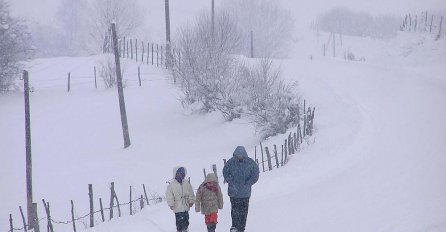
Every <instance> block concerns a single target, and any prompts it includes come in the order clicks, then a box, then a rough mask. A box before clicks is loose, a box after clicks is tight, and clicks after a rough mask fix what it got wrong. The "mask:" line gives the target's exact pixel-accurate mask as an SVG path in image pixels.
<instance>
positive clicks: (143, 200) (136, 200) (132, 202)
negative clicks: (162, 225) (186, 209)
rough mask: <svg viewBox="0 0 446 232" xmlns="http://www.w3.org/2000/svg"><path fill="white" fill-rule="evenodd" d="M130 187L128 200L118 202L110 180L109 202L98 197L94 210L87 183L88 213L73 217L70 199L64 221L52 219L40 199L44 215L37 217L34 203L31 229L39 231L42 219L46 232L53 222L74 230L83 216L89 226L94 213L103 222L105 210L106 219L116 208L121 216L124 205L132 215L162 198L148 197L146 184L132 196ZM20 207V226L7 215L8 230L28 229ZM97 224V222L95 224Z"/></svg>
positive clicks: (45, 202)
mask: <svg viewBox="0 0 446 232" xmlns="http://www.w3.org/2000/svg"><path fill="white" fill-rule="evenodd" d="M132 189H134V188H133V187H132V186H130V192H129V195H130V197H129V201H128V202H125V203H119V199H118V196H117V194H116V191H115V184H114V182H112V183H111V184H110V204H109V207H106V208H104V207H103V204H102V198H99V209H98V210H95V206H94V195H93V185H92V184H89V185H88V197H89V205H90V211H89V213H86V214H85V215H83V216H81V217H75V205H74V202H73V201H72V200H71V201H70V203H71V208H70V212H71V219H70V220H66V221H58V220H55V219H53V217H52V216H51V208H50V203H49V202H47V201H45V199H42V205H43V207H44V209H45V213H46V216H45V217H42V218H38V217H37V203H34V205H35V209H36V210H35V212H34V214H35V222H33V223H32V224H33V227H34V228H33V231H34V232H40V230H41V229H40V224H41V223H40V222H42V221H46V230H47V231H48V232H54V226H53V224H62V225H72V229H73V231H74V232H76V231H77V226H76V225H77V224H76V222H79V221H81V220H83V219H85V218H89V224H88V226H89V227H90V228H92V227H94V226H95V222H97V221H95V215H97V214H99V215H100V221H101V222H105V221H106V215H105V213H106V211H107V210H108V213H109V216H108V220H111V219H113V217H115V214H114V210H115V209H117V212H118V217H121V216H122V213H121V207H124V206H128V207H129V214H130V215H133V214H135V213H136V212H138V209H139V211H141V210H142V209H143V208H144V207H145V206H150V205H151V204H157V203H160V202H162V198H161V197H159V196H157V195H151V196H150V198H149V196H148V195H147V190H146V186H145V185H144V184H143V185H142V189H143V193H144V194H141V195H140V196H136V197H134V196H133V195H132ZM19 209H20V214H21V216H22V221H21V223H22V227H20V228H17V227H14V221H13V218H12V214H10V215H9V225H10V228H9V230H8V232H13V231H25V232H26V231H28V230H29V229H30V225H28V224H27V223H26V220H25V215H24V213H23V210H22V207H19ZM96 225H97V224H96Z"/></svg>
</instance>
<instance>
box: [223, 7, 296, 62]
mask: <svg viewBox="0 0 446 232" xmlns="http://www.w3.org/2000/svg"><path fill="white" fill-rule="evenodd" d="M223 8H224V9H225V10H226V11H227V12H229V14H230V16H231V18H232V19H233V20H235V21H236V22H237V25H238V27H239V30H240V31H241V33H242V34H241V35H242V40H241V41H242V43H241V46H240V47H239V48H238V49H237V53H238V54H243V55H245V56H250V51H251V38H250V36H251V31H253V34H254V57H286V56H287V55H288V52H289V47H290V46H291V43H292V32H293V30H294V20H293V17H292V14H291V12H290V11H289V10H287V9H284V8H282V7H281V6H280V5H279V3H278V1H274V0H243V1H240V0H226V1H223Z"/></svg>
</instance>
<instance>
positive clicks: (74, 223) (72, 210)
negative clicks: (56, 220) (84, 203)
mask: <svg viewBox="0 0 446 232" xmlns="http://www.w3.org/2000/svg"><path fill="white" fill-rule="evenodd" d="M71 221H73V231H74V232H76V220H74V203H73V200H71Z"/></svg>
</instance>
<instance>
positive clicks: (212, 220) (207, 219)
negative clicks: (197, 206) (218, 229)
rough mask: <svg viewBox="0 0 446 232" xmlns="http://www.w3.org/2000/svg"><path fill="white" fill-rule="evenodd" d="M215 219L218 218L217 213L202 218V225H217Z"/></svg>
mask: <svg viewBox="0 0 446 232" xmlns="http://www.w3.org/2000/svg"><path fill="white" fill-rule="evenodd" d="M217 218H218V216H217V213H211V214H209V215H206V216H205V217H204V223H206V225H209V224H217V223H218V222H217Z"/></svg>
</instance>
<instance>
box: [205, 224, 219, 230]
mask: <svg viewBox="0 0 446 232" xmlns="http://www.w3.org/2000/svg"><path fill="white" fill-rule="evenodd" d="M207 227H208V232H215V229H216V228H217V225H216V224H209V225H207Z"/></svg>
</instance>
